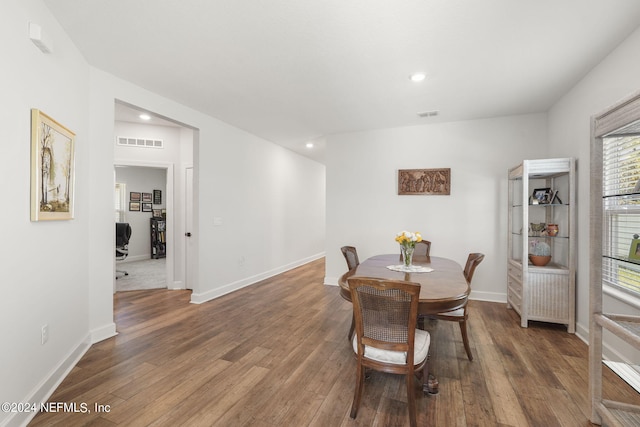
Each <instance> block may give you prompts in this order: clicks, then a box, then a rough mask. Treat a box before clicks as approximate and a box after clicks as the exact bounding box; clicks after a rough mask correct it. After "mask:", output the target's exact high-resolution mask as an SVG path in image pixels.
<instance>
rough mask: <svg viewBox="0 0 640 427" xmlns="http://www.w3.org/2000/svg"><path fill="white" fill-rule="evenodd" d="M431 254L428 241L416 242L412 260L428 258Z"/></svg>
mask: <svg viewBox="0 0 640 427" xmlns="http://www.w3.org/2000/svg"><path fill="white" fill-rule="evenodd" d="M430 252H431V242H430V241H428V240H421V241H419V242H416V248H415V249H414V251H413V257H414V259H415V258H416V257H428V256H429V253H430ZM402 261H403V259H402V252H400V262H402Z"/></svg>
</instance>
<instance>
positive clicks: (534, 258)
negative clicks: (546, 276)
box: [529, 254, 551, 267]
mask: <svg viewBox="0 0 640 427" xmlns="http://www.w3.org/2000/svg"><path fill="white" fill-rule="evenodd" d="M529 261H531V264H533V265H535V266H536V267H544V266H545V265H547V264H549V261H551V256H550V255H547V256H543V255H531V254H529Z"/></svg>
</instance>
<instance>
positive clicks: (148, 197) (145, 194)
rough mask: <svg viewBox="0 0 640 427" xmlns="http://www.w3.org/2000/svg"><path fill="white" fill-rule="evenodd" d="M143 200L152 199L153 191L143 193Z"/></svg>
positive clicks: (148, 200)
mask: <svg viewBox="0 0 640 427" xmlns="http://www.w3.org/2000/svg"><path fill="white" fill-rule="evenodd" d="M142 201H143V202H150V201H151V193H142Z"/></svg>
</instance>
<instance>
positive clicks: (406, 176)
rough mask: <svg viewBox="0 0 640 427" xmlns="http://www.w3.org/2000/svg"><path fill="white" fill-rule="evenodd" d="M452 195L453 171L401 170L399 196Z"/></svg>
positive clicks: (448, 169) (399, 173) (445, 169)
mask: <svg viewBox="0 0 640 427" xmlns="http://www.w3.org/2000/svg"><path fill="white" fill-rule="evenodd" d="M450 193H451V169H450V168H441V169H399V170H398V194H401V195H402V194H427V195H429V194H435V195H449V194H450Z"/></svg>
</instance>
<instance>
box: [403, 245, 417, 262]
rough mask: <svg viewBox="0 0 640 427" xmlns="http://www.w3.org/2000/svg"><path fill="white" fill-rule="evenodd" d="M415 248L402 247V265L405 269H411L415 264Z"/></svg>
mask: <svg viewBox="0 0 640 427" xmlns="http://www.w3.org/2000/svg"><path fill="white" fill-rule="evenodd" d="M414 249H415V247H411V246H405V245H400V252H402V263H403V265H404V266H405V267H411V265H412V263H413V251H414Z"/></svg>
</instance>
